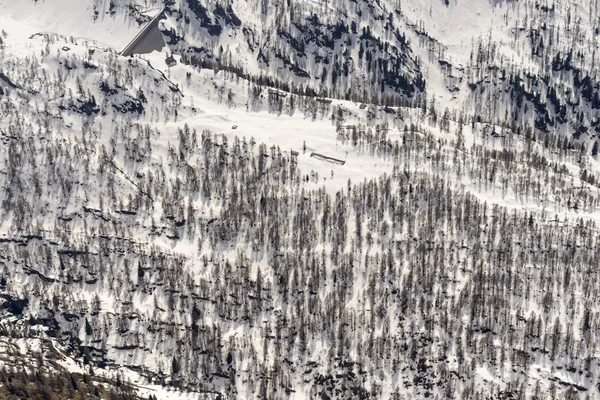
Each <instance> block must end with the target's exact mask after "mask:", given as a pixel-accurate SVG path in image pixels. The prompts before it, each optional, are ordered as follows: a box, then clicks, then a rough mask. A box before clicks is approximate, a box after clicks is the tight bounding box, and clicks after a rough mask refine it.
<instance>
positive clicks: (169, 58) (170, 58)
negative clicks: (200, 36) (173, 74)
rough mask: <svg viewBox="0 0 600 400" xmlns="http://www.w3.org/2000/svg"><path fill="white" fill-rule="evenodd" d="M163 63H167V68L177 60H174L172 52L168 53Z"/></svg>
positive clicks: (175, 63)
mask: <svg viewBox="0 0 600 400" xmlns="http://www.w3.org/2000/svg"><path fill="white" fill-rule="evenodd" d="M165 63H166V64H167V67H169V68H170V67H174V66H175V65H177V61H175V57H173V54H169V55H168V56H167V58H166V59H165Z"/></svg>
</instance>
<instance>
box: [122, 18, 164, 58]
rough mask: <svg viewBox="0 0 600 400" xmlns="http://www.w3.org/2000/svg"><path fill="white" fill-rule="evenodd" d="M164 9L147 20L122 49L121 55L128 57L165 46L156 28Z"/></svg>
mask: <svg viewBox="0 0 600 400" xmlns="http://www.w3.org/2000/svg"><path fill="white" fill-rule="evenodd" d="M164 11H165V10H164V9H162V10H161V11H159V12H158V13H157V14H156V16H154V18H152V20H150V22H148V23H147V24H146V25H145V26H144V27H143V28H142V29H141V30H140V33H138V35H137V36H136V37H135V38H134V39H133V40H132V41H131V42H130V43H129V44H128V45H127V47H125V49H123V51H122V52H121V55H122V56H125V57H128V56H131V55H133V54H149V53H152V52H153V51H161V50H162V49H163V48H164V47H165V41H164V39H163V36H162V34H161V33H160V30H159V28H158V24H159V22H160V20H161V18H163V16H164Z"/></svg>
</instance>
